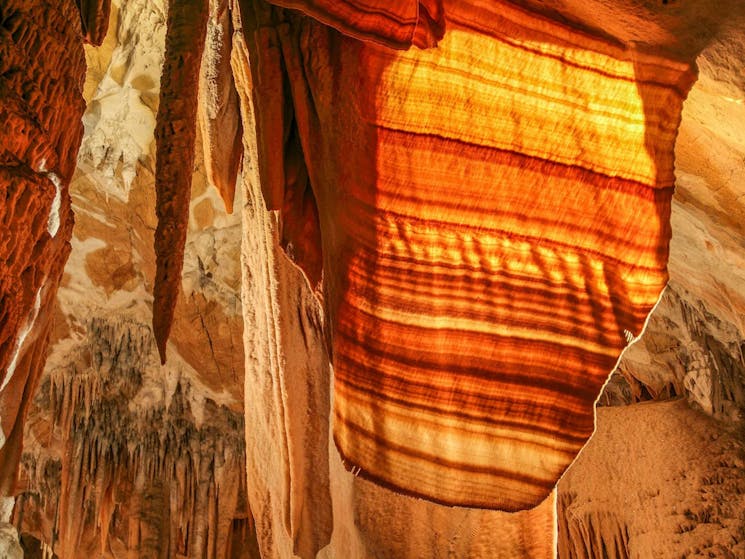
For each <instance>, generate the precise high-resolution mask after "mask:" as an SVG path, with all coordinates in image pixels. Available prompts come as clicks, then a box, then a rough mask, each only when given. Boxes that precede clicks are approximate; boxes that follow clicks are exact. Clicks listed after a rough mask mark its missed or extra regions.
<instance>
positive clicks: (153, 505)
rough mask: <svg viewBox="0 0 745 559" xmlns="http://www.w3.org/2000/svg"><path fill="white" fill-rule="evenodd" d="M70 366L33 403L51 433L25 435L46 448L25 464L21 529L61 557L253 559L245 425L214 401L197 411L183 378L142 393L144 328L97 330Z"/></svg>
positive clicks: (96, 324)
mask: <svg viewBox="0 0 745 559" xmlns="http://www.w3.org/2000/svg"><path fill="white" fill-rule="evenodd" d="M70 356H71V357H70V361H69V362H68V363H67V364H66V365H64V366H61V367H59V368H56V369H54V370H53V371H51V373H50V374H49V377H48V378H47V379H46V381H45V383H44V384H43V385H42V388H41V390H40V393H39V395H38V397H37V399H36V402H35V406H37V407H38V408H39V409H42V410H43V409H50V410H51V411H52V414H51V415H52V418H53V423H52V425H46V424H44V419H43V416H42V415H41V414H39V415H35V416H34V418H35V419H38V423H37V424H34V423H32V424H31V425H30V426H29V427H30V431H31V433H34V434H35V435H36V436H38V437H39V439H40V440H42V439H43V440H44V443H45V444H44V446H43V448H42V447H41V445H40V446H39V448H36V449H33V450H31V449H30V450H29V452H27V453H26V454H25V455H24V459H23V463H22V465H23V467H22V476H21V488H22V492H21V493H20V494H19V497H18V499H17V504H16V509H15V518H14V523H15V524H16V525H17V526H19V527H20V531H21V532H22V533H27V534H30V535H32V536H35V537H36V538H38V539H39V540H41V541H43V542H46V543H48V544H49V546H50V548H51V549H52V550H53V551H54V552H55V553H56V554H57V555H59V556H60V557H78V556H80V555H79V554H81V553H82V552H85V553H90V554H91V555H93V554H95V553H98V552H100V553H104V554H105V553H107V552H120V551H122V550H126V551H127V552H129V553H130V554H135V555H136V556H138V557H151V556H165V557H174V556H185V557H206V558H209V559H213V558H214V559H233V558H235V559H243V558H250V557H252V555H251V553H252V551H251V546H250V541H251V529H252V520H251V518H250V515H249V513H248V509H247V504H246V488H245V482H246V480H245V439H244V434H243V419H242V416H240V415H239V414H236V413H235V412H232V411H230V410H228V409H226V408H224V407H222V406H219V405H217V404H215V403H214V402H212V401H211V400H205V401H204V402H203V403H202V404H201V405H202V406H203V409H201V410H199V411H198V412H197V411H196V410H194V409H193V404H192V403H191V402H192V401H193V400H192V399H190V398H189V396H188V394H189V392H190V390H192V388H191V386H190V385H189V382H188V381H187V380H182V379H179V380H176V381H175V382H174V383H173V384H172V385H171V386H170V388H162V391H158V390H157V389H158V387H155V388H152V387H148V386H145V383H146V382H147V381H146V379H145V375H144V373H143V372H144V371H145V370H146V369H147V368H148V367H150V368H152V367H153V364H154V363H153V357H154V355H153V337H152V333H151V332H150V329H149V328H147V327H145V326H143V325H141V324H137V323H133V322H127V321H114V322H109V321H105V320H102V319H96V320H93V321H91V323H90V324H89V325H88V330H87V336H86V338H85V341H84V343H82V344H80V345H79V346H77V347H76V348H73V349H72V350H71V352H70ZM152 390H156V392H155V393H156V396H155V397H154V400H152V401H149V397H148V393H152V392H151V391H152ZM195 416H198V417H195ZM163 554H165V555H163Z"/></svg>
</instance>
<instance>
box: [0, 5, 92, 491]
mask: <svg viewBox="0 0 745 559" xmlns="http://www.w3.org/2000/svg"><path fill="white" fill-rule="evenodd" d="M50 29H55V30H56V31H55V32H54V33H50ZM40 52H43V53H44V56H37V55H38V53H40ZM84 76H85V59H84V56H83V46H82V36H81V30H80V14H79V12H78V9H77V7H76V6H75V3H74V2H73V1H72V0H63V1H60V2H57V1H54V2H51V1H50V2H47V1H42V0H32V1H26V0H23V1H20V0H19V1H6V2H3V3H2V5H0V98H2V103H0V126H2V133H1V134H0V199H1V200H2V204H0V223H2V224H3V225H2V227H3V235H2V240H1V241H0V262H2V263H3V267H2V272H1V273H0V496H2V497H4V496H7V495H9V494H12V491H13V485H14V479H15V476H16V469H17V465H18V461H19V459H20V453H21V445H22V438H23V420H24V417H25V415H26V412H27V410H28V406H29V404H30V402H31V396H32V394H33V393H34V392H35V390H36V388H37V386H38V380H39V376H40V373H41V369H42V367H43V364H44V358H45V353H46V347H47V337H48V333H49V327H50V320H49V318H50V317H51V314H52V309H53V307H54V298H55V294H56V291H57V285H58V284H59V281H60V278H61V275H62V268H63V266H64V264H65V260H66V259H67V255H68V254H69V251H70V245H69V240H70V235H71V233H72V225H73V218H72V212H71V211H70V195H69V191H68V186H69V182H70V178H71V177H72V174H73V171H74V169H75V157H76V154H77V152H78V147H79V145H80V139H81V136H82V133H83V129H82V125H81V123H80V116H81V115H82V113H83V109H84V103H83V98H82V90H83V79H84Z"/></svg>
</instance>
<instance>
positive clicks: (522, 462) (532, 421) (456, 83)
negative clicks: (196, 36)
mask: <svg viewBox="0 0 745 559" xmlns="http://www.w3.org/2000/svg"><path fill="white" fill-rule="evenodd" d="M277 4H283V5H290V6H291V7H294V8H299V9H301V10H303V11H304V12H306V13H307V14H310V15H312V16H314V17H316V18H317V19H318V20H320V21H322V22H326V23H330V24H331V25H334V26H335V27H337V28H338V29H339V30H340V31H342V33H339V32H338V31H337V30H334V29H331V28H329V27H326V26H324V25H320V24H318V23H317V22H315V21H314V20H312V19H311V18H308V17H305V16H303V15H299V14H298V13H296V12H292V11H283V10H280V9H277V8H272V7H270V6H269V5H268V4H266V3H264V2H261V1H260V0H253V1H244V2H242V3H241V8H242V12H243V14H242V16H243V21H244V24H245V32H246V36H247V42H248V44H249V49H250V56H251V58H252V60H251V67H252V72H253V82H254V83H253V86H254V90H253V97H254V105H255V110H256V128H257V133H258V136H259V152H260V153H259V161H258V164H259V170H260V174H261V178H262V188H263V189H264V192H265V196H266V199H267V205H268V206H269V207H270V209H277V210H281V213H282V218H283V221H287V218H288V216H296V218H297V216H301V217H302V218H303V219H305V220H306V221H305V222H304V223H303V224H302V225H298V224H297V223H295V224H294V231H295V233H294V235H295V237H296V238H295V239H294V241H293V239H290V240H289V241H288V244H291V245H293V246H295V245H299V246H305V248H304V250H303V251H302V252H301V253H300V254H298V253H297V252H295V253H293V255H294V257H295V260H296V261H297V263H298V264H299V265H300V266H301V267H303V268H304V269H305V270H306V273H307V274H308V276H309V278H310V279H311V281H312V282H313V281H315V280H316V279H318V275H319V274H318V272H317V271H316V264H315V262H316V261H317V260H319V259H321V258H322V259H323V270H324V278H323V285H324V299H325V305H326V307H327V310H328V312H329V324H330V329H331V337H332V340H333V343H332V350H333V364H334V374H335V379H334V438H335V441H336V444H337V447H338V448H339V451H340V453H341V454H342V456H343V458H344V459H345V461H346V463H347V466H348V468H350V469H352V470H353V471H354V472H355V473H359V475H362V476H365V477H367V478H370V479H372V480H374V481H376V482H378V483H380V484H383V485H386V486H389V487H392V488H393V489H395V490H397V491H401V492H405V493H409V494H413V495H417V496H421V497H424V498H427V499H431V500H434V501H438V502H441V503H446V504H451V505H465V506H476V507H485V508H495V509H502V510H509V511H513V510H520V509H525V508H529V507H532V506H534V505H536V504H537V503H539V502H540V501H542V500H543V499H544V498H545V497H546V496H547V495H548V493H549V492H550V491H551V489H552V488H553V487H554V485H555V483H556V481H557V479H558V478H559V477H560V476H561V474H562V473H563V472H564V470H565V469H566V468H567V467H568V465H569V464H570V463H571V461H572V460H573V459H574V457H575V456H576V455H577V453H578V452H579V450H580V449H581V448H582V446H583V445H584V444H585V442H586V441H587V439H588V438H589V437H590V435H591V434H592V432H593V428H594V410H593V406H594V401H595V398H596V397H597V395H598V393H599V392H600V389H601V387H602V385H603V383H604V382H605V380H606V378H607V376H608V375H609V373H610V372H611V370H612V369H613V367H614V364H615V363H616V360H617V359H618V357H619V354H620V353H621V351H622V349H623V348H624V346H625V345H626V343H627V342H626V337H627V335H628V334H631V335H634V336H637V335H638V334H639V333H640V332H641V330H642V327H643V324H644V321H645V319H646V316H647V314H648V313H649V312H650V310H651V309H652V307H653V306H654V304H655V303H656V301H657V299H658V297H659V295H660V293H661V290H662V289H663V287H664V286H665V283H666V281H667V270H666V263H667V258H668V244H669V239H670V219H669V218H670V201H671V196H672V192H673V185H674V174H673V145H674V140H675V137H676V133H677V128H678V125H679V121H680V114H681V109H682V103H683V100H684V98H685V96H686V94H687V91H688V89H689V87H690V86H691V85H692V83H693V81H694V79H695V74H694V71H693V69H692V68H691V67H690V65H688V64H684V63H678V62H675V61H672V60H668V59H665V58H662V57H656V56H651V55H647V54H643V53H640V52H637V51H634V50H632V49H629V48H625V47H624V46H622V45H620V44H616V43H614V42H611V41H608V40H605V39H600V38H597V37H594V36H591V35H589V34H586V33H584V32H580V31H578V30H576V29H573V28H571V27H568V26H565V25H562V24H558V23H555V22H552V21H549V20H547V19H543V18H542V17H540V16H538V15H536V14H534V13H532V12H529V11H525V10H523V9H521V8H518V7H516V6H515V5H513V4H511V3H509V2H505V1H497V0H468V1H445V2H441V3H433V5H436V6H437V10H434V9H430V8H428V9H426V10H422V9H421V3H417V2H406V3H397V2H386V1H377V2H374V1H373V2H338V3H336V2H334V3H323V2H301V1H298V2H277ZM327 4H328V5H327ZM332 5H333V6H339V7H340V8H339V9H341V7H342V6H343V7H344V10H345V11H344V13H339V11H338V10H336V9H335V8H333V7H332ZM393 6H396V7H395V8H394V7H393ZM399 10H400V13H399V12H398V11H399ZM438 10H439V11H438ZM392 11H397V13H398V15H395V14H394V15H392ZM433 13H437V14H438V15H437V17H435V18H434V19H436V20H438V21H440V23H441V26H440V28H441V29H444V35H443V36H442V38H441V40H440V41H439V43H438V44H437V47H436V48H427V49H419V48H411V49H409V50H395V49H393V48H390V47H391V46H394V47H406V46H408V45H409V44H412V43H413V44H415V45H420V46H421V45H430V44H432V42H419V41H417V40H416V36H417V34H416V29H417V28H418V24H419V23H421V22H422V21H423V20H422V19H421V18H423V17H426V18H428V17H429V15H431V14H433ZM413 14H418V15H419V16H418V17H419V18H420V19H419V20H417V23H415V24H413V26H412V17H414V16H413ZM383 15H385V16H391V17H386V18H383ZM383 19H385V20H386V21H383ZM429 21H430V20H429V19H427V22H429ZM427 22H425V23H427ZM424 27H426V28H429V27H427V25H424ZM358 38H363V39H365V40H362V41H360V40H358ZM282 161H284V164H283V163H282ZM298 176H303V177H306V178H304V179H303V180H302V181H298V180H296V178H297V177H298ZM298 188H300V189H301V192H300V193H298V192H297V189H298ZM298 200H300V201H302V204H303V205H304V206H303V207H304V208H305V209H306V210H307V207H308V206H309V205H310V206H313V210H315V208H316V207H317V209H318V212H317V213H318V216H319V224H316V223H315V222H314V216H315V215H316V212H315V211H301V210H297V207H295V209H293V204H294V203H295V202H296V201H298ZM319 226H320V238H321V239H322V242H321V244H322V249H321V248H320V247H318V248H316V249H315V250H312V249H309V248H308V247H307V244H308V242H309V239H313V238H315V236H316V235H317V233H316V231H317V230H318V229H319ZM290 233H291V236H292V234H293V232H292V231H291V232H290ZM290 252H292V251H290ZM321 254H322V256H320V255H321ZM306 257H307V258H306Z"/></svg>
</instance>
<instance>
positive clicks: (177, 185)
mask: <svg viewBox="0 0 745 559" xmlns="http://www.w3.org/2000/svg"><path fill="white" fill-rule="evenodd" d="M208 16H209V2H208V0H170V2H169V9H168V29H167V31H166V54H165V61H164V64H163V74H162V78H161V89H160V106H159V108H158V117H157V124H156V128H155V141H156V145H157V163H156V170H155V189H156V214H157V216H158V228H157V230H156V232H155V254H156V257H157V271H156V276H155V285H154V287H153V296H154V302H153V330H154V332H155V339H156V342H157V344H158V352H159V353H160V360H161V363H165V361H166V343H167V341H168V335H169V333H170V331H171V324H172V322H173V314H174V311H175V308H176V299H177V297H178V293H179V287H180V285H181V270H182V267H183V263H184V245H185V244H186V229H187V225H188V222H189V200H190V196H191V180H192V172H193V167H194V142H195V138H196V118H197V99H198V95H197V93H198V83H199V68H200V63H201V60H202V52H203V49H204V41H205V34H206V32H207V18H208Z"/></svg>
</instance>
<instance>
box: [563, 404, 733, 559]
mask: <svg viewBox="0 0 745 559" xmlns="http://www.w3.org/2000/svg"><path fill="white" fill-rule="evenodd" d="M744 466H745V448H744V447H743V444H742V441H741V440H739V439H738V437H737V435H733V434H729V433H726V432H724V431H723V430H722V427H721V425H718V424H717V423H716V422H715V421H713V420H712V419H710V418H707V417H706V416H704V415H703V414H702V413H701V412H697V411H695V410H692V409H691V408H690V407H689V406H687V405H686V403H685V402H684V401H682V400H677V401H674V402H665V403H644V404H639V405H635V406H629V407H624V408H601V409H599V410H598V430H597V432H596V433H595V435H594V437H593V438H592V440H591V441H590V443H589V444H588V445H587V447H586V448H585V449H584V450H583V451H582V453H581V454H580V456H579V458H578V459H577V461H576V462H575V463H574V465H573V466H572V469H571V470H570V473H569V474H568V475H567V476H566V477H565V478H564V479H563V480H562V482H561V490H560V492H559V503H558V510H559V533H560V538H559V542H560V543H559V556H560V557H562V558H577V559H580V558H581V559H585V558H593V559H594V558H601V557H603V558H605V557H607V558H609V559H625V558H634V559H636V558H638V559H642V558H645V557H663V558H673V557H690V558H694V557H702V558H703V557H717V558H722V559H730V558H731V559H735V558H737V557H742V556H743V554H745V469H744V468H743V467H744Z"/></svg>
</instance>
